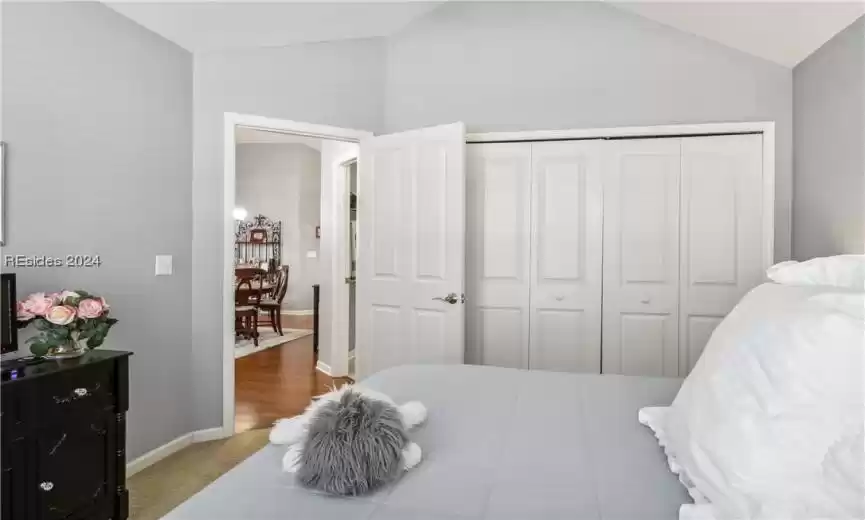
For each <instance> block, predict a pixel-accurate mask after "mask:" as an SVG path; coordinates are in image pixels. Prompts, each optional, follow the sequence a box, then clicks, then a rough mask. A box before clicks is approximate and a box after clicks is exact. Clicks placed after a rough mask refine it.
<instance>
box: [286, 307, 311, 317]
mask: <svg viewBox="0 0 865 520" xmlns="http://www.w3.org/2000/svg"><path fill="white" fill-rule="evenodd" d="M314 313H315V311H313V310H312V309H300V310H290V309H283V310H282V311H280V314H282V315H283V316H312V315H313V314H314Z"/></svg>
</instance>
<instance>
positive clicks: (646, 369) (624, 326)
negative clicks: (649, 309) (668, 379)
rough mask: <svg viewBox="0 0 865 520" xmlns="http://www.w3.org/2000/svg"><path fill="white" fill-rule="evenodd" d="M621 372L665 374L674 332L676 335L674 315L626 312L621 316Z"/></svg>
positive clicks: (641, 374) (629, 373) (651, 374)
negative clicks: (669, 345) (670, 340)
mask: <svg viewBox="0 0 865 520" xmlns="http://www.w3.org/2000/svg"><path fill="white" fill-rule="evenodd" d="M620 324H621V340H620V341H621V344H622V349H621V351H622V359H621V370H620V373H621V374H625V375H633V376H658V377H662V376H664V375H665V372H666V370H665V367H666V362H665V357H666V354H667V351H668V349H667V348H665V347H666V346H667V345H668V344H669V338H670V336H671V335H675V334H676V324H675V319H674V316H672V315H670V314H645V313H634V314H628V313H624V314H622V315H621V321H620Z"/></svg>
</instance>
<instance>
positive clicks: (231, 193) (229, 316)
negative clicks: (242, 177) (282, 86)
mask: <svg viewBox="0 0 865 520" xmlns="http://www.w3.org/2000/svg"><path fill="white" fill-rule="evenodd" d="M237 127H244V128H254V129H258V130H265V131H270V132H281V133H285V134H292V135H298V136H304V137H313V138H319V139H325V140H330V141H341V142H349V143H359V142H360V141H361V140H362V139H365V138H367V137H371V136H372V135H373V134H372V132H366V131H363V130H353V129H350V128H339V127H334V126H325V125H317V124H310V123H301V122H297V121H290V120H287V119H274V118H270V117H262V116H256V115H249V114H237V113H234V112H226V113H225V114H224V119H223V157H224V164H223V170H224V180H223V250H222V258H223V260H222V264H223V284H222V285H223V293H222V427H221V428H219V430H220V434H219V435H220V436H221V437H230V436H232V435H234V408H235V403H234V294H233V293H232V291H233V286H234V284H233V283H232V281H233V277H234V216H233V215H232V213H233V211H234V202H235V201H234V198H235V184H236V175H237V172H236V171H235V150H236V149H235V146H236V142H235V129H236V128H237ZM322 231H325V230H324V229H323V230H322ZM334 240H335V238H334ZM336 242H337V243H338V244H339V246H340V247H344V248H346V249H347V248H348V241H347V240H344V241H343V240H337V241H336ZM343 242H344V244H343ZM338 282H339V283H340V284H342V283H343V282H344V280H343V279H342V278H340V279H339V280H338ZM335 283H336V281H335ZM328 304H330V305H332V306H333V308H332V309H328V312H329V313H330V314H329V315H330V316H331V317H332V321H333V322H334V326H341V327H346V328H347V327H348V306H347V305H346V306H344V308H342V307H341V306H339V305H336V302H333V301H331V302H325V305H328ZM343 315H344V316H343ZM346 336H347V334H346ZM347 348H348V347H347V346H346V349H347ZM331 350H332V346H331Z"/></svg>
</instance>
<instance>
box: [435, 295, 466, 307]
mask: <svg viewBox="0 0 865 520" xmlns="http://www.w3.org/2000/svg"><path fill="white" fill-rule="evenodd" d="M433 300H436V301H440V302H445V303H449V304H451V305H455V304H456V303H457V302H460V303H465V302H466V295H465V294H462V295H460V296H457V293H455V292H452V293H450V294H448V295H447V296H445V297H444V298H442V297H439V296H436V297H435V298H433Z"/></svg>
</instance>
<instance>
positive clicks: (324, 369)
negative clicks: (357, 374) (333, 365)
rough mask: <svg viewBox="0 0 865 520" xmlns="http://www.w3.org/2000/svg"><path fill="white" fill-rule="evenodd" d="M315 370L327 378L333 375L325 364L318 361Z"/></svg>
mask: <svg viewBox="0 0 865 520" xmlns="http://www.w3.org/2000/svg"><path fill="white" fill-rule="evenodd" d="M315 369H316V370H318V371H319V372H321V373H322V374H324V375H327V376H329V375H331V374H332V373H333V371H332V370H331V369H330V367H329V366H328V365H327V363H325V362H323V361H321V360H319V361H318V362H317V363H316V364H315Z"/></svg>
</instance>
